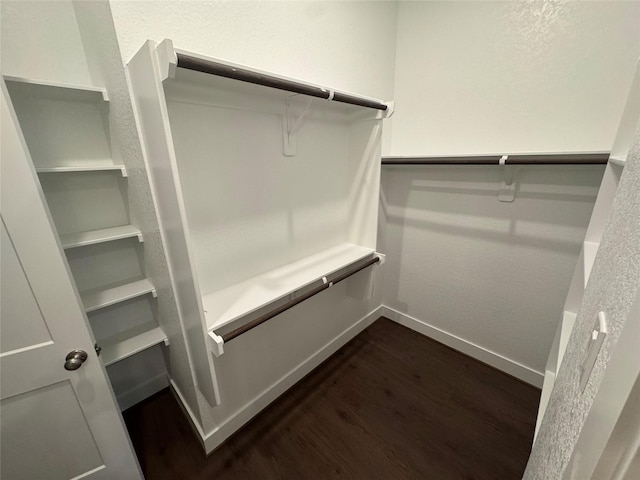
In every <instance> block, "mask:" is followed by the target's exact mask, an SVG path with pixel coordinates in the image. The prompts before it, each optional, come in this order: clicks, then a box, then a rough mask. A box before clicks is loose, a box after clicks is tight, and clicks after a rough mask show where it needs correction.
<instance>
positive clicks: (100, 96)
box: [4, 75, 109, 102]
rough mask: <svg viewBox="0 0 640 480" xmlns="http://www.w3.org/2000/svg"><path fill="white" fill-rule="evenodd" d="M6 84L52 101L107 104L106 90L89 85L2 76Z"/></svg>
mask: <svg viewBox="0 0 640 480" xmlns="http://www.w3.org/2000/svg"><path fill="white" fill-rule="evenodd" d="M4 79H5V80H6V81H8V82H13V83H17V84H22V85H24V86H25V87H27V88H32V89H33V90H36V89H37V91H38V93H40V94H41V95H42V96H46V97H48V98H51V99H52V100H76V101H99V102H108V101H109V95H108V94H107V90H106V89H104V88H100V87H94V86H89V85H74V84H69V83H55V82H47V81H43V80H36V79H33V78H24V77H14V76H11V75H4Z"/></svg>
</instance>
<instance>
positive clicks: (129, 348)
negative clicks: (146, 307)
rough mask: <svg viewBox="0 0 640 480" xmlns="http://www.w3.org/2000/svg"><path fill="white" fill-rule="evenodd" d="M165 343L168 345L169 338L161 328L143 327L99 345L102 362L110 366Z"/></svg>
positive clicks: (123, 333)
mask: <svg viewBox="0 0 640 480" xmlns="http://www.w3.org/2000/svg"><path fill="white" fill-rule="evenodd" d="M163 342H164V343H165V344H166V343H167V336H166V335H165V333H164V332H163V331H162V329H161V328H160V327H155V328H151V329H148V327H147V326H145V325H143V326H142V327H141V328H139V329H136V330H132V331H126V332H122V333H121V334H119V335H116V336H114V337H111V338H108V339H106V340H104V341H102V342H98V344H99V345H100V347H102V355H101V357H102V362H103V363H104V365H105V366H108V365H111V364H112V363H116V362H118V361H120V360H123V359H125V358H127V357H130V356H131V355H135V354H136V353H139V352H141V351H142V350H146V349H147V348H150V347H153V346H154V345H158V344H160V343H163Z"/></svg>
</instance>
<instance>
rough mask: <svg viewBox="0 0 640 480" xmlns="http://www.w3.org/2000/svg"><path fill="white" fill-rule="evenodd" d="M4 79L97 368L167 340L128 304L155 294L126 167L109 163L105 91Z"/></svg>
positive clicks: (143, 310) (148, 313)
mask: <svg viewBox="0 0 640 480" xmlns="http://www.w3.org/2000/svg"><path fill="white" fill-rule="evenodd" d="M3 78H4V81H5V82H6V84H7V89H8V91H9V93H10V97H11V101H12V103H13V104H14V107H15V110H16V114H17V116H18V121H19V123H20V128H21V130H22V132H23V134H24V137H25V140H26V142H27V146H28V148H29V153H30V156H31V159H32V161H33V167H34V169H35V171H36V172H37V174H38V178H39V179H40V185H41V188H42V191H43V193H44V196H45V198H46V201H47V204H48V207H49V210H50V212H51V216H52V218H53V220H54V223H55V227H56V229H57V231H58V235H59V238H60V243H61V245H62V247H63V249H64V250H65V252H66V256H67V261H68V263H69V267H70V269H71V272H72V274H73V277H74V280H75V282H76V287H77V289H78V291H79V293H80V297H81V301H82V303H83V305H84V307H85V311H86V312H87V314H88V318H89V320H90V322H91V325H92V327H94V334H95V337H96V340H97V344H98V345H100V346H101V347H102V352H103V353H102V360H103V362H104V364H105V365H111V364H113V363H115V362H117V361H119V360H121V359H124V358H127V357H130V356H131V355H134V354H136V353H138V352H140V351H142V350H144V349H146V348H149V347H151V346H154V345H157V344H159V343H162V342H166V339H167V337H166V335H165V334H164V332H163V331H162V329H161V328H160V327H158V324H157V322H156V321H155V319H154V316H153V315H154V314H153V308H151V306H149V305H147V306H145V305H143V304H140V302H138V301H137V300H136V301H134V300H135V299H138V298H140V297H143V296H148V297H149V298H150V299H152V298H154V297H156V289H155V287H154V286H153V285H152V284H151V282H150V281H149V280H148V279H146V278H145V276H144V271H143V268H142V267H141V265H142V262H141V255H142V252H141V248H142V247H141V246H140V243H141V242H142V240H143V239H142V233H141V232H140V230H139V229H138V228H136V227H135V226H133V225H131V224H130V222H129V214H128V206H127V199H126V194H127V184H126V177H127V171H126V168H125V166H124V165H122V164H119V163H116V162H114V160H113V158H112V152H111V146H110V142H109V138H108V135H107V133H106V129H105V125H106V124H107V116H108V114H109V107H108V105H109V103H108V102H109V98H108V95H107V92H106V90H105V89H102V88H96V87H92V86H79V85H62V84H56V83H51V82H45V81H39V80H32V79H26V78H17V77H9V76H5V77H3ZM114 173H115V174H116V175H114ZM117 174H119V175H117ZM145 301H146V302H147V303H148V302H149V301H151V300H145ZM94 312H95V313H94ZM94 317H96V318H94ZM97 317H99V318H97ZM98 320H99V324H98ZM141 322H143V323H144V324H145V325H143V326H141V325H140V323H141Z"/></svg>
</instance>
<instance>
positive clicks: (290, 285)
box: [202, 243, 375, 331]
mask: <svg viewBox="0 0 640 480" xmlns="http://www.w3.org/2000/svg"><path fill="white" fill-rule="evenodd" d="M374 253H375V249H373V248H367V247H362V246H359V245H354V244H353V243H341V244H339V245H337V246H335V247H332V248H329V249H327V250H324V251H322V252H319V253H316V254H314V255H311V256H308V257H305V258H303V259H301V260H298V261H295V262H292V263H289V264H287V265H284V266H282V267H279V268H276V269H274V270H271V271H269V272H266V273H263V274H262V275H258V276H256V277H253V278H250V279H249V280H245V281H244V282H240V283H237V284H235V285H231V286H229V287H226V288H223V289H221V290H217V291H214V292H211V293H209V294H207V295H204V296H203V297H202V304H203V307H204V311H205V318H206V320H207V328H208V329H209V331H213V330H215V329H217V328H220V327H222V326H224V325H227V324H229V323H231V322H233V321H234V320H237V319H239V318H241V317H243V316H245V315H247V314H249V313H251V312H254V311H256V310H258V309H259V308H261V307H264V306H266V305H268V304H269V303H272V302H274V301H276V300H279V299H281V298H283V297H285V296H286V295H289V294H291V293H293V292H294V291H296V290H297V289H299V288H302V287H305V286H307V285H309V284H310V283H312V282H313V281H316V280H317V279H318V278H322V277H323V276H325V275H329V274H331V273H333V272H336V271H338V270H340V269H341V268H343V267H345V266H347V265H349V264H351V263H354V262H357V261H358V260H361V259H364V258H366V257H368V256H370V255H373V254H374Z"/></svg>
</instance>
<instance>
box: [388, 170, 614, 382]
mask: <svg viewBox="0 0 640 480" xmlns="http://www.w3.org/2000/svg"><path fill="white" fill-rule="evenodd" d="M517 168H518V170H517V173H516V174H515V176H514V181H515V183H516V194H515V199H514V201H513V202H512V203H506V202H500V201H499V200H498V192H499V190H500V183H501V181H502V179H503V172H502V169H501V168H500V167H497V166H470V167H469V166H451V167H446V166H445V167H442V166H402V167H396V166H387V167H384V169H383V174H382V191H381V217H382V218H383V219H384V221H385V230H384V232H383V244H384V247H385V252H384V253H387V254H388V257H387V258H388V261H387V263H386V265H385V267H384V268H385V285H384V290H385V293H384V303H385V305H387V306H389V307H391V308H394V309H397V310H399V311H401V312H402V313H405V314H407V315H411V316H414V317H415V318H417V319H419V320H422V321H424V322H427V323H429V324H430V325H433V326H435V327H437V328H440V329H442V330H444V331H446V332H448V333H450V334H453V335H457V336H459V337H461V338H462V339H464V340H465V341H469V342H472V343H474V344H476V345H479V346H481V347H483V348H487V349H490V350H492V351H494V352H497V353H499V354H500V355H504V356H506V357H508V358H510V359H513V360H515V361H519V362H521V363H523V364H524V365H527V366H529V367H530V368H533V369H536V370H541V369H542V368H543V366H544V358H545V356H546V352H547V350H548V348H549V345H551V339H552V337H553V332H554V330H555V325H556V324H557V321H558V320H559V318H560V314H561V312H562V302H563V300H564V297H565V295H566V292H567V289H568V287H569V281H570V278H571V274H572V273H573V270H574V268H575V265H576V261H577V258H578V255H579V253H580V248H581V245H582V242H583V240H584V235H585V232H586V227H587V224H588V222H589V218H590V215H591V211H592V209H593V205H594V201H595V198H596V195H597V192H598V188H599V186H600V181H601V178H602V174H603V171H604V169H603V167H601V166H552V167H550V166H532V167H530V166H521V167H517Z"/></svg>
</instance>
